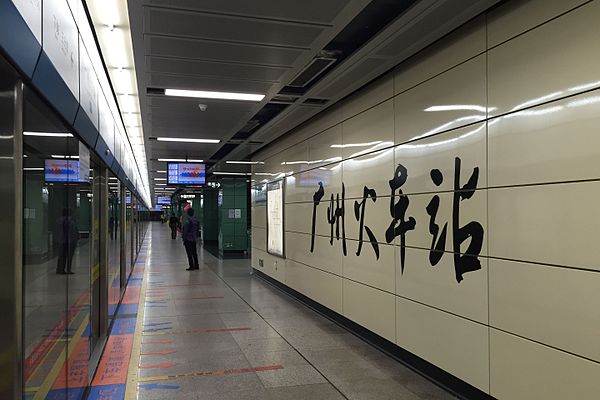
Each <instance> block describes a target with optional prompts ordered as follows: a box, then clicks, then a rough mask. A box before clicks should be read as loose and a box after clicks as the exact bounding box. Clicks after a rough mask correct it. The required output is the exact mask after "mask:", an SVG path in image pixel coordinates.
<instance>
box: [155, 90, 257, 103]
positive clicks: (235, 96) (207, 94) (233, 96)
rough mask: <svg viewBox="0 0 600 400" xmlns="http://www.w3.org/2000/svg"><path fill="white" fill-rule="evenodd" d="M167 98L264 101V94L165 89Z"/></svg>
mask: <svg viewBox="0 0 600 400" xmlns="http://www.w3.org/2000/svg"><path fill="white" fill-rule="evenodd" d="M165 96H177V97H194V98H198V99H220V100H243V101H262V99H264V98H265V95H264V94H252V93H232V92H213V91H207V90H181V89H165Z"/></svg>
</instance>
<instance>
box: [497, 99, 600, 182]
mask: <svg viewBox="0 0 600 400" xmlns="http://www.w3.org/2000/svg"><path fill="white" fill-rule="evenodd" d="M599 126H600V90H595V91H592V92H588V93H586V94H581V95H579V96H575V97H570V98H568V99H565V100H562V101H556V102H553V103H550V104H547V105H543V106H539V107H536V108H532V109H528V110H524V111H521V112H518V113H514V114H509V115H507V116H504V117H500V118H497V119H494V120H492V121H490V122H489V128H488V130H489V142H488V143H489V153H488V154H489V168H490V169H489V179H490V182H489V183H490V186H508V185H518V184H529V183H545V182H561V181H562V182H565V181H571V180H579V179H595V178H598V177H600V163H598V162H597V161H598V148H600V136H599V135H598V127H599Z"/></svg>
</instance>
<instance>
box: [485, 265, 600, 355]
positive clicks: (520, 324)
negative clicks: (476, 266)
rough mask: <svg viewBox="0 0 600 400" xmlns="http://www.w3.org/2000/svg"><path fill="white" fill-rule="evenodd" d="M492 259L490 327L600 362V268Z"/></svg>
mask: <svg viewBox="0 0 600 400" xmlns="http://www.w3.org/2000/svg"><path fill="white" fill-rule="evenodd" d="M489 262H490V324H491V325H492V326H494V327H497V328H499V329H502V330H504V331H508V332H513V333H515V334H517V335H519V336H524V337H526V338H530V339H533V340H535V341H537V342H541V343H546V344H548V345H550V346H552V347H556V348H559V349H563V350H566V351H568V352H570V353H574V354H577V355H580V356H583V357H586V358H590V359H593V360H596V361H600V342H599V341H598V332H599V331H600V309H599V308H598V304H599V303H600V273H598V272H589V271H581V270H573V269H568V268H553V267H547V266H542V265H535V264H525V263H518V262H512V261H504V260H494V259H490V261H489ZM532 290H534V293H532Z"/></svg>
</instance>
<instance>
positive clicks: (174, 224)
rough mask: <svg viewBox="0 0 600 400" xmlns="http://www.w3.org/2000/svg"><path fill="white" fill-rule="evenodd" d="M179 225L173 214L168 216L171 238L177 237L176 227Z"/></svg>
mask: <svg viewBox="0 0 600 400" xmlns="http://www.w3.org/2000/svg"><path fill="white" fill-rule="evenodd" d="M178 227H179V220H178V219H177V217H176V216H175V214H171V218H169V228H171V239H176V238H177V228H178Z"/></svg>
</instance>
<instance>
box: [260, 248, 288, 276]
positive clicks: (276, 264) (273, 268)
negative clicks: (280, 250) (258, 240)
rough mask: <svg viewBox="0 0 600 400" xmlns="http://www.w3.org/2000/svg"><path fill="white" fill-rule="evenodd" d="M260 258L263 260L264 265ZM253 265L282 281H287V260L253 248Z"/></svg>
mask: <svg viewBox="0 0 600 400" xmlns="http://www.w3.org/2000/svg"><path fill="white" fill-rule="evenodd" d="M260 260H263V265H262V267H261V266H260ZM252 267H254V268H256V269H257V270H258V271H260V272H262V273H264V274H266V275H268V276H270V277H271V278H273V279H276V280H278V281H280V282H282V283H283V282H284V281H285V260H284V259H282V258H280V257H276V256H273V255H271V254H269V253H267V252H266V251H263V250H258V249H255V248H253V249H252Z"/></svg>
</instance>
